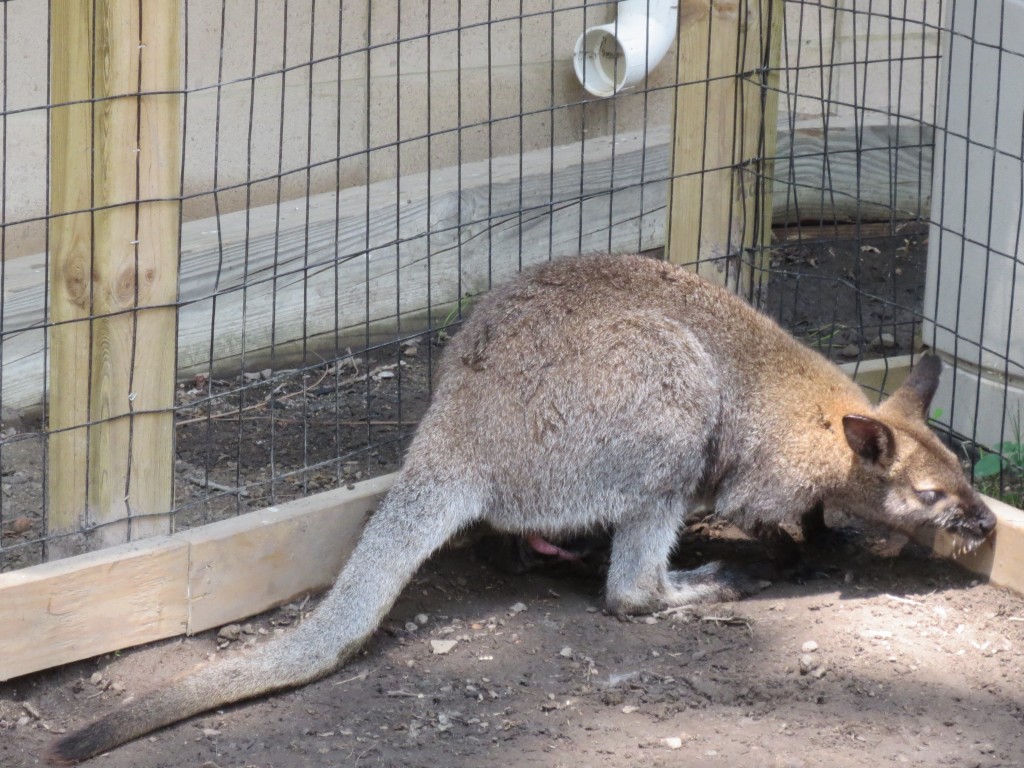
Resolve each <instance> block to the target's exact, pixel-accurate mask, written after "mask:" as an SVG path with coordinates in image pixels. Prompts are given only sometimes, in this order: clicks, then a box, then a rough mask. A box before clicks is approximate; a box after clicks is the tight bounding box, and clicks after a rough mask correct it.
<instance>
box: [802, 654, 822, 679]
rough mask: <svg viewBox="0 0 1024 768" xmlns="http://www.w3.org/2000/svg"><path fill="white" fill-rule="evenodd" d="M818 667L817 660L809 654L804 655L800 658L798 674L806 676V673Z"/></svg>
mask: <svg viewBox="0 0 1024 768" xmlns="http://www.w3.org/2000/svg"><path fill="white" fill-rule="evenodd" d="M817 666H818V660H817V659H815V658H814V656H812V655H811V654H809V653H805V654H803V655H802V656H801V657H800V674H801V675H806V674H807V673H808V672H811V671H812V670H814V669H816V668H817Z"/></svg>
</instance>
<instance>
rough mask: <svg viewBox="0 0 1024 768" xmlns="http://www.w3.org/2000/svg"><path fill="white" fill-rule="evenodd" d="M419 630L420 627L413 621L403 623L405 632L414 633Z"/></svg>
mask: <svg viewBox="0 0 1024 768" xmlns="http://www.w3.org/2000/svg"><path fill="white" fill-rule="evenodd" d="M419 628H420V625H419V624H417V623H416V622H415V621H407V622H405V631H406V632H416V631H418V630H419Z"/></svg>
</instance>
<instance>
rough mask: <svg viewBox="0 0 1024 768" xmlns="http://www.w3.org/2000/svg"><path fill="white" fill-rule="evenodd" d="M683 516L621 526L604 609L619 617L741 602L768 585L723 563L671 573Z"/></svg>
mask: <svg viewBox="0 0 1024 768" xmlns="http://www.w3.org/2000/svg"><path fill="white" fill-rule="evenodd" d="M680 517H681V516H680V515H678V514H674V510H673V509H671V508H669V509H665V510H661V511H660V513H659V511H658V510H652V511H651V512H650V513H648V514H642V515H637V516H636V517H633V518H631V519H629V520H625V521H623V522H621V523H620V524H619V525H618V526H617V527H616V529H615V535H614V537H613V539H612V560H611V565H610V566H609V568H608V582H607V586H606V589H605V605H606V607H607V608H608V610H609V612H611V613H614V614H617V615H628V614H634V613H650V612H652V611H657V610H660V609H663V608H678V607H680V606H684V605H689V604H691V603H711V602H722V601H725V600H738V599H740V598H742V597H746V596H747V595H752V594H754V593H756V592H760V591H761V590H762V589H764V588H765V587H766V586H767V585H768V584H767V582H764V581H761V580H759V579H756V578H753V577H752V576H750V575H748V574H746V573H743V572H742V571H741V570H739V569H737V568H734V567H732V566H729V565H726V564H725V563H722V562H713V563H707V564H706V565H702V566H700V567H699V568H694V569H693V570H690V571H670V570H669V569H668V561H669V555H671V553H672V548H673V547H674V546H675V543H676V533H677V527H678V520H679V518H680Z"/></svg>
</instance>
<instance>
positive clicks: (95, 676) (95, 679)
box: [89, 672, 103, 685]
mask: <svg viewBox="0 0 1024 768" xmlns="http://www.w3.org/2000/svg"><path fill="white" fill-rule="evenodd" d="M89 682H90V683H92V684H93V685H99V684H100V683H102V682H103V675H101V674H100V673H99V672H93V673H92V677H90V678H89Z"/></svg>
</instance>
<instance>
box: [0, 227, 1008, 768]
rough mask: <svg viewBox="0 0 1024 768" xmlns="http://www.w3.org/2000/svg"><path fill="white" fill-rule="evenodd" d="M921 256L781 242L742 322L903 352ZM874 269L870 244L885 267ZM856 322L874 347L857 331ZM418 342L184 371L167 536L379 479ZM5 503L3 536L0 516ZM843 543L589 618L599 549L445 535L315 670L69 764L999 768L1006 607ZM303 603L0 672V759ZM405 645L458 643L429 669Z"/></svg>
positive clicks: (17, 766)
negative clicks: (522, 549)
mask: <svg viewBox="0 0 1024 768" xmlns="http://www.w3.org/2000/svg"><path fill="white" fill-rule="evenodd" d="M864 246H869V247H868V248H867V249H864ZM901 248H903V249H904V251H899V249H901ZM828 249H831V253H830V252H829V250H828ZM872 249H877V250H878V252H876V251H874V250H872ZM923 252H924V251H923V237H922V236H921V234H920V233H919V232H911V233H910V234H907V233H899V234H897V235H896V236H886V237H882V236H879V237H877V238H876V237H874V236H872V237H861V238H860V239H857V240H851V241H834V242H829V243H828V244H827V245H820V244H819V245H815V244H807V243H806V242H804V243H797V244H792V245H788V244H787V245H785V246H784V247H783V248H780V249H778V250H777V251H776V253H775V268H776V269H777V270H779V272H780V274H779V277H778V280H776V278H775V277H774V276H773V283H772V285H773V286H775V287H774V288H773V290H774V291H775V292H774V293H773V295H772V299H773V301H774V305H772V302H769V305H770V306H769V309H770V311H772V312H773V314H776V315H779V316H782V318H783V321H784V322H786V324H787V325H788V327H791V328H793V329H794V331H795V332H796V333H797V334H798V335H800V336H801V337H803V338H805V339H807V340H808V341H810V342H812V343H815V342H816V340H817V343H819V344H820V346H822V347H823V349H824V350H825V351H828V352H830V353H831V354H832V355H833V356H834V357H837V359H845V358H844V357H843V353H844V351H845V353H851V354H852V353H853V352H854V349H853V347H854V346H856V347H857V353H858V354H864V353H867V352H870V351H872V350H874V351H879V350H881V349H882V348H884V349H885V351H886V353H893V354H900V353H906V352H909V351H910V349H911V348H912V347H913V345H914V337H915V323H914V317H913V315H914V313H913V312H912V311H909V312H908V313H907V314H906V316H903V315H899V314H898V313H899V310H898V309H893V308H892V305H891V302H892V301H893V300H894V297H895V295H896V293H898V292H900V291H906V293H905V294H901V295H904V297H905V298H903V299H901V301H900V304H902V305H906V306H914V307H919V306H920V301H921V294H922V289H921V286H920V274H923V269H922V268H921V265H922V264H923ZM882 254H887V255H888V256H889V257H891V258H888V260H887V261H884V264H885V266H884V267H883V266H881V264H882V263H883V262H882V261H881V259H882V258H883V256H882ZM871 259H879V266H878V270H877V274H876V277H875V278H872V279H875V280H876V282H875V283H870V282H868V283H864V282H861V289H862V290H861V299H859V300H857V301H856V302H854V304H855V306H853V307H852V309H843V310H842V312H843V313H844V315H845V316H840V315H839V312H840V310H837V308H836V307H837V304H838V303H842V302H845V301H847V299H844V298H840V299H836V295H838V294H837V293H836V292H834V291H833V286H837V289H836V290H838V291H839V292H840V293H841V292H842V285H845V282H844V281H847V280H848V276H847V272H849V273H851V274H854V273H859V274H860V276H861V277H864V275H869V274H874V273H872V271H871V270H870V269H869V268H866V267H870V266H871V265H870V264H867V263H866V261H869V260H871ZM901 259H902V260H903V261H901ZM812 261H813V263H812ZM904 262H906V264H907V265H908V266H907V267H906V271H908V272H910V273H911V274H914V273H916V274H918V277H917V278H916V280H917V282H914V283H912V284H910V285H907V286H904V285H903V284H902V283H900V282H899V280H901V279H902V278H903V274H904V273H903V272H900V273H899V274H897V272H896V269H897V267H898V268H899V269H900V270H903V269H904V267H903V266H900V265H901V264H902V263H904ZM894 265H895V266H894ZM787 270H788V271H789V272H791V273H793V274H791V275H789V276H787V275H785V274H782V273H784V272H786V271H787ZM844 270H846V271H844ZM908 279H909V278H908ZM799 286H803V288H800V290H799V301H797V293H798V290H797V289H798V287H799ZM808 286H815V289H814V290H807V287H808ZM787 291H788V293H787ZM866 295H874V296H877V297H881V299H886V298H887V299H888V303H887V301H883V300H881V299H880V300H879V302H878V303H877V304H872V303H871V300H869V299H865V296H866ZM797 309H799V312H800V313H802V314H800V315H798V314H796V312H797ZM787 312H789V313H790V314H789V315H787V314H786V313H787ZM875 312H878V313H879V314H878V316H877V317H876V316H875V315H874V314H873V313H875ZM887 312H889V313H891V315H890V316H886V315H885V313H887ZM883 332H889V333H891V335H892V339H891V341H890V340H878V341H877V342H876V339H879V335H880V334H881V333H883ZM442 344H443V340H438V339H436V338H433V339H419V340H414V341H413V342H408V341H407V342H406V343H402V344H396V345H391V346H389V347H385V348H382V349H380V350H376V351H374V352H372V353H369V354H367V353H361V354H360V355H359V359H358V360H354V359H351V358H346V359H345V360H342V361H340V362H337V363H334V362H332V363H329V364H324V365H323V366H320V367H317V368H313V369H309V370H305V371H299V372H293V373H287V372H281V371H276V372H274V373H273V374H272V375H271V377H270V378H268V379H266V380H263V379H261V378H260V376H258V375H256V376H253V375H250V376H248V377H244V378H240V379H239V380H237V381H236V380H232V381H219V380H213V381H210V380H194V381H189V382H183V383H182V386H181V387H180V388H179V395H178V397H179V415H178V417H179V421H180V422H181V424H180V426H179V432H178V441H177V449H178V467H177V470H178V471H177V474H176V490H177V492H178V494H179V495H178V499H179V501H180V506H181V509H182V512H181V516H180V520H179V525H181V526H185V525H190V524H195V523H201V522H203V521H205V520H211V519H218V518H219V517H223V516H225V515H232V514H236V513H238V512H240V511H245V510H246V509H248V508H256V507H262V506H265V505H266V504H268V503H276V502H280V501H285V500H287V499H288V498H294V497H296V496H299V495H302V494H304V493H308V492H314V491H316V490H318V489H322V488H330V487H335V486H337V485H338V484H342V483H352V482H357V481H358V480H360V479H362V478H364V477H368V476H370V475H373V474H379V473H380V472H383V471H389V470H391V469H393V468H394V467H395V466H397V464H398V461H399V458H400V455H401V451H402V450H403V447H404V444H405V442H406V441H407V440H408V437H409V435H410V434H411V431H412V428H413V425H414V423H415V422H416V420H418V418H419V417H420V415H421V414H422V411H423V409H424V408H425V407H426V403H427V397H428V396H427V394H426V393H427V391H428V390H427V387H426V383H427V381H428V380H429V377H430V367H431V366H430V365H429V361H430V360H432V359H433V356H434V354H435V353H436V352H437V351H438V349H439V345H442ZM254 373H255V372H254ZM399 391H400V392H401V393H402V394H401V403H400V404H399V400H398V398H397V396H396V395H397V393H398V392H399ZM12 426H13V429H14V430H15V433H17V434H20V433H21V432H24V431H25V430H28V431H29V433H30V431H31V425H27V426H26V425H23V424H22V425H12V424H10V423H9V424H5V428H6V429H7V430H8V432H7V436H8V439H10V438H11V437H12V435H15V433H11V432H10V430H11V429H12ZM368 438H369V439H370V440H372V442H373V447H372V448H366V447H365V446H366V445H367V440H368ZM34 445H35V443H34V442H33V441H31V440H28V439H24V440H21V441H17V440H12V441H10V442H9V443H8V444H6V445H5V446H4V449H3V455H2V459H3V474H4V478H3V481H4V483H5V487H4V510H5V511H4V524H5V528H4V538H3V540H2V543H3V546H4V548H3V549H0V557H2V558H3V560H2V567H3V568H4V569H5V570H8V569H11V568H14V567H21V566H22V565H24V564H26V563H28V562H31V560H32V558H33V557H35V555H32V554H30V553H32V552H34V551H35V549H36V547H33V546H14V545H16V544H19V543H24V542H26V541H27V542H32V541H36V540H38V539H40V538H41V536H40V533H39V532H40V531H41V523H40V522H39V519H38V515H37V514H36V513H34V512H32V510H33V509H36V508H41V504H40V502H39V501H38V500H35V501H33V499H34V498H35V497H34V496H33V494H35V493H38V492H39V491H38V486H39V485H41V481H40V479H39V478H40V477H41V472H42V470H41V454H40V452H39V451H38V449H37V448H34V447H31V446H34ZM339 455H340V456H341V459H337V460H336V457H337V456H339ZM33 504H39V506H38V507H34V506H32V505H33ZM17 509H22V510H26V511H25V513H24V514H23V516H24V517H25V518H26V519H27V520H28V521H29V522H28V523H24V524H22V525H21V526H12V525H11V523H12V522H13V521H15V520H16V518H14V517H13V515H12V514H11V513H10V511H9V510H17ZM831 522H832V523H833V524H846V523H847V522H848V521H840V520H833V521H831ZM16 528H17V530H15V529H16ZM22 529H24V530H22ZM851 538H852V539H853V541H854V542H855V545H854V546H850V547H845V548H840V549H838V550H829V551H827V552H821V553H815V554H814V555H813V557H814V558H815V562H816V563H817V568H816V575H815V577H814V578H810V579H808V580H805V581H804V582H803V583H795V582H792V581H789V580H785V579H780V580H776V581H775V583H774V584H773V585H772V586H771V587H769V588H768V589H766V590H765V591H764V592H762V593H761V594H759V595H758V596H756V597H754V598H751V599H748V600H746V601H742V602H738V603H735V604H715V605H706V606H701V607H700V608H698V609H696V610H694V611H691V612H687V613H682V614H678V615H671V614H665V615H656V616H653V617H637V618H635V619H634V620H632V621H629V622H624V621H620V620H618V619H616V618H614V617H611V616H609V615H607V614H605V613H604V612H603V611H602V610H601V588H602V566H601V560H600V558H596V563H595V564H593V567H591V568H589V569H582V568H576V567H571V566H569V565H562V566H557V567H545V568H540V569H538V570H534V571H531V572H529V573H526V574H520V575H506V574H504V573H502V572H501V571H499V570H497V569H496V568H495V567H494V564H493V563H490V562H488V558H487V557H481V556H480V555H479V554H478V553H477V552H476V550H475V549H474V547H473V546H471V543H470V542H468V541H462V542H461V543H456V544H455V545H453V546H451V547H449V548H448V549H446V550H445V551H443V552H441V553H439V554H438V555H437V556H435V557H434V558H433V559H432V560H431V562H430V563H428V564H427V565H426V566H425V567H424V568H423V569H422V570H421V571H420V573H419V574H418V575H417V577H416V579H415V580H414V582H413V583H412V584H411V585H410V586H409V587H408V588H407V589H406V590H405V592H404V594H403V595H402V597H401V598H400V600H399V602H398V603H397V604H396V606H395V607H394V609H393V610H392V611H391V614H390V615H389V617H388V619H387V620H386V621H385V623H384V625H383V626H382V627H381V629H380V630H379V631H378V632H377V633H376V634H375V635H374V637H373V638H372V640H371V641H370V642H369V643H368V645H367V646H366V648H365V649H364V651H363V652H362V653H361V654H359V655H358V656H357V658H355V659H354V660H353V661H352V662H350V663H349V664H348V665H346V666H345V667H344V668H343V669H341V670H339V671H338V672H337V673H335V674H334V675H331V676H330V677H328V678H326V679H324V680H322V681H320V682H318V683H315V684H313V685H309V686H306V687H304V688H301V689H299V690H296V691H291V692H286V693H282V694H279V695H276V696H272V697H269V698H264V699H261V700H257V701H254V702H249V703H245V704H241V705H238V706H234V707H231V708H228V709H226V710H223V711H218V712H212V713H209V714H206V715H203V716H200V717H197V718H193V719H191V720H189V721H186V722H184V723H180V724H178V725H175V726H173V727H171V728H168V729H165V730H162V731H160V732H158V733H156V734H153V735H152V736H151V737H146V738H143V739H141V740H139V741H136V742H133V743H131V744H128V745H126V746H124V747H121V748H119V749H117V750H115V751H114V752H112V753H110V754H109V755H106V756H103V757H100V758H98V759H96V760H95V761H94V763H92V764H95V765H97V766H109V767H110V768H129V766H130V767H131V768H136V767H137V766H154V768H155V767H157V766H209V767H211V768H212V767H213V766H220V767H221V768H228V767H229V766H237V767H238V768H242V767H243V766H261V767H262V766H274V767H275V768H297V767H299V766H323V767H325V768H328V767H331V766H430V767H431V768H436V766H441V765H444V766H476V765H480V764H486V763H495V764H498V765H507V764H512V763H515V764H521V765H530V766H551V767H555V766H574V767H575V766H595V767H598V766H608V767H611V766H627V765H628V766H633V765H643V766H648V765H649V766H660V765H685V766H730V767H735V768H762V767H763V766H804V767H807V768H810V767H812V766H822V765H828V766H830V767H831V768H843V767H845V766H864V765H879V764H881V765H922V766H984V767H985V768H991V767H992V766H1011V765H1012V766H1016V765H1020V764H1022V762H1024V702H1022V701H1021V696H1020V694H1019V690H1018V688H1019V680H1021V679H1024V669H1022V667H1024V600H1022V598H1021V597H1019V596H1017V595H1014V594H1011V593H1008V592H1005V591H1002V590H999V589H996V588H994V587H991V586H989V585H986V584H983V583H980V582H979V581H978V580H976V579H975V578H974V577H972V576H971V575H970V574H967V573H965V572H964V571H962V570H960V569H959V568H957V567H956V566H954V565H952V564H950V563H948V562H945V561H940V560H937V559H935V558H933V557H931V556H930V555H929V554H928V553H927V552H926V551H924V550H923V549H921V548H919V547H917V546H916V545H913V544H910V545H906V546H904V544H905V542H904V540H903V539H902V538H901V537H898V536H891V535H888V534H886V533H884V532H879V531H873V530H863V529H861V530H858V531H855V532H853V533H852V534H851ZM718 557H725V558H729V559H734V560H739V561H743V562H747V563H752V562H755V563H761V562H763V561H764V559H765V553H764V552H762V551H761V550H760V549H759V547H758V546H756V545H755V544H753V543H751V542H749V541H747V540H745V539H743V538H742V537H740V536H738V535H737V534H736V533H735V532H734V531H731V530H728V529H721V528H718V527H716V526H714V525H708V524H705V523H702V524H698V525H696V526H693V527H691V528H689V529H687V530H686V531H685V532H684V533H683V534H682V537H681V540H680V546H679V548H678V554H677V558H678V559H679V561H680V565H682V566H684V567H686V566H691V565H693V564H694V563H697V562H702V561H704V560H706V559H708V558H718ZM313 610H315V599H313V600H310V601H304V600H300V601H297V602H296V603H294V604H292V605H290V606H285V607H284V608H282V609H278V610H277V611H273V612H271V613H269V614H266V615H264V616H261V617H257V618H255V619H252V620H249V621H247V622H244V623H242V626H241V627H240V628H236V630H235V631H229V632H227V633H226V636H227V637H232V638H234V637H237V639H231V640H228V639H224V638H221V639H218V637H217V634H216V633H212V632H211V633H204V634H202V635H198V636H196V637H192V638H185V639H179V640H172V641H166V642H162V643H156V644H153V645H150V646H147V647H143V648H139V649H133V650H128V651H124V652H120V653H116V654H108V655H106V656H103V657H100V658H98V659H93V660H89V661H84V662H80V663H77V664H72V665H68V666H65V667H61V668H58V669H54V670H50V671H47V672H43V673H39V674H35V675H30V676H26V677H23V678H19V679H16V680H13V681H8V682H7V683H2V684H0V765H2V766H4V768H21V767H22V766H34V765H39V764H41V757H40V756H41V754H42V753H43V751H44V750H45V748H46V746H47V745H48V744H49V743H51V741H52V739H53V738H54V734H55V733H58V732H61V731H63V730H65V729H68V728H73V727H77V726H80V725H82V724H84V723H85V722H86V721H88V720H89V719H91V718H92V717H95V716H97V715H100V714H102V713H105V712H108V711H110V709H111V708H112V707H114V706H116V705H117V704H118V703H119V702H120V701H122V700H123V699H125V698H126V697H128V696H130V695H132V694H135V693H139V692H141V691H143V690H145V689H147V688H149V687H151V686H154V685H158V684H160V682H161V681H163V680H167V679H169V678H171V677H173V676H175V675H176V674H178V673H180V672H182V671H184V670H187V669H189V668H190V667H191V666H193V665H194V664H195V663H198V662H203V661H206V660H208V659H211V658H212V660H213V662H214V663H216V661H217V660H218V658H219V657H221V656H227V655H234V654H239V653H241V654H244V653H247V652H249V651H250V647H251V646H252V645H256V644H263V643H266V642H268V641H269V640H270V639H272V638H273V636H274V635H275V634H277V633H284V632H289V631H291V629H292V628H293V626H294V625H295V624H296V623H297V622H300V621H302V620H303V618H304V617H305V616H306V614H307V613H308V612H310V611H313ZM431 640H456V641H457V642H456V644H455V646H454V648H453V649H452V650H451V651H449V652H448V653H446V654H435V653H432V650H431V642H430V641H431Z"/></svg>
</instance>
